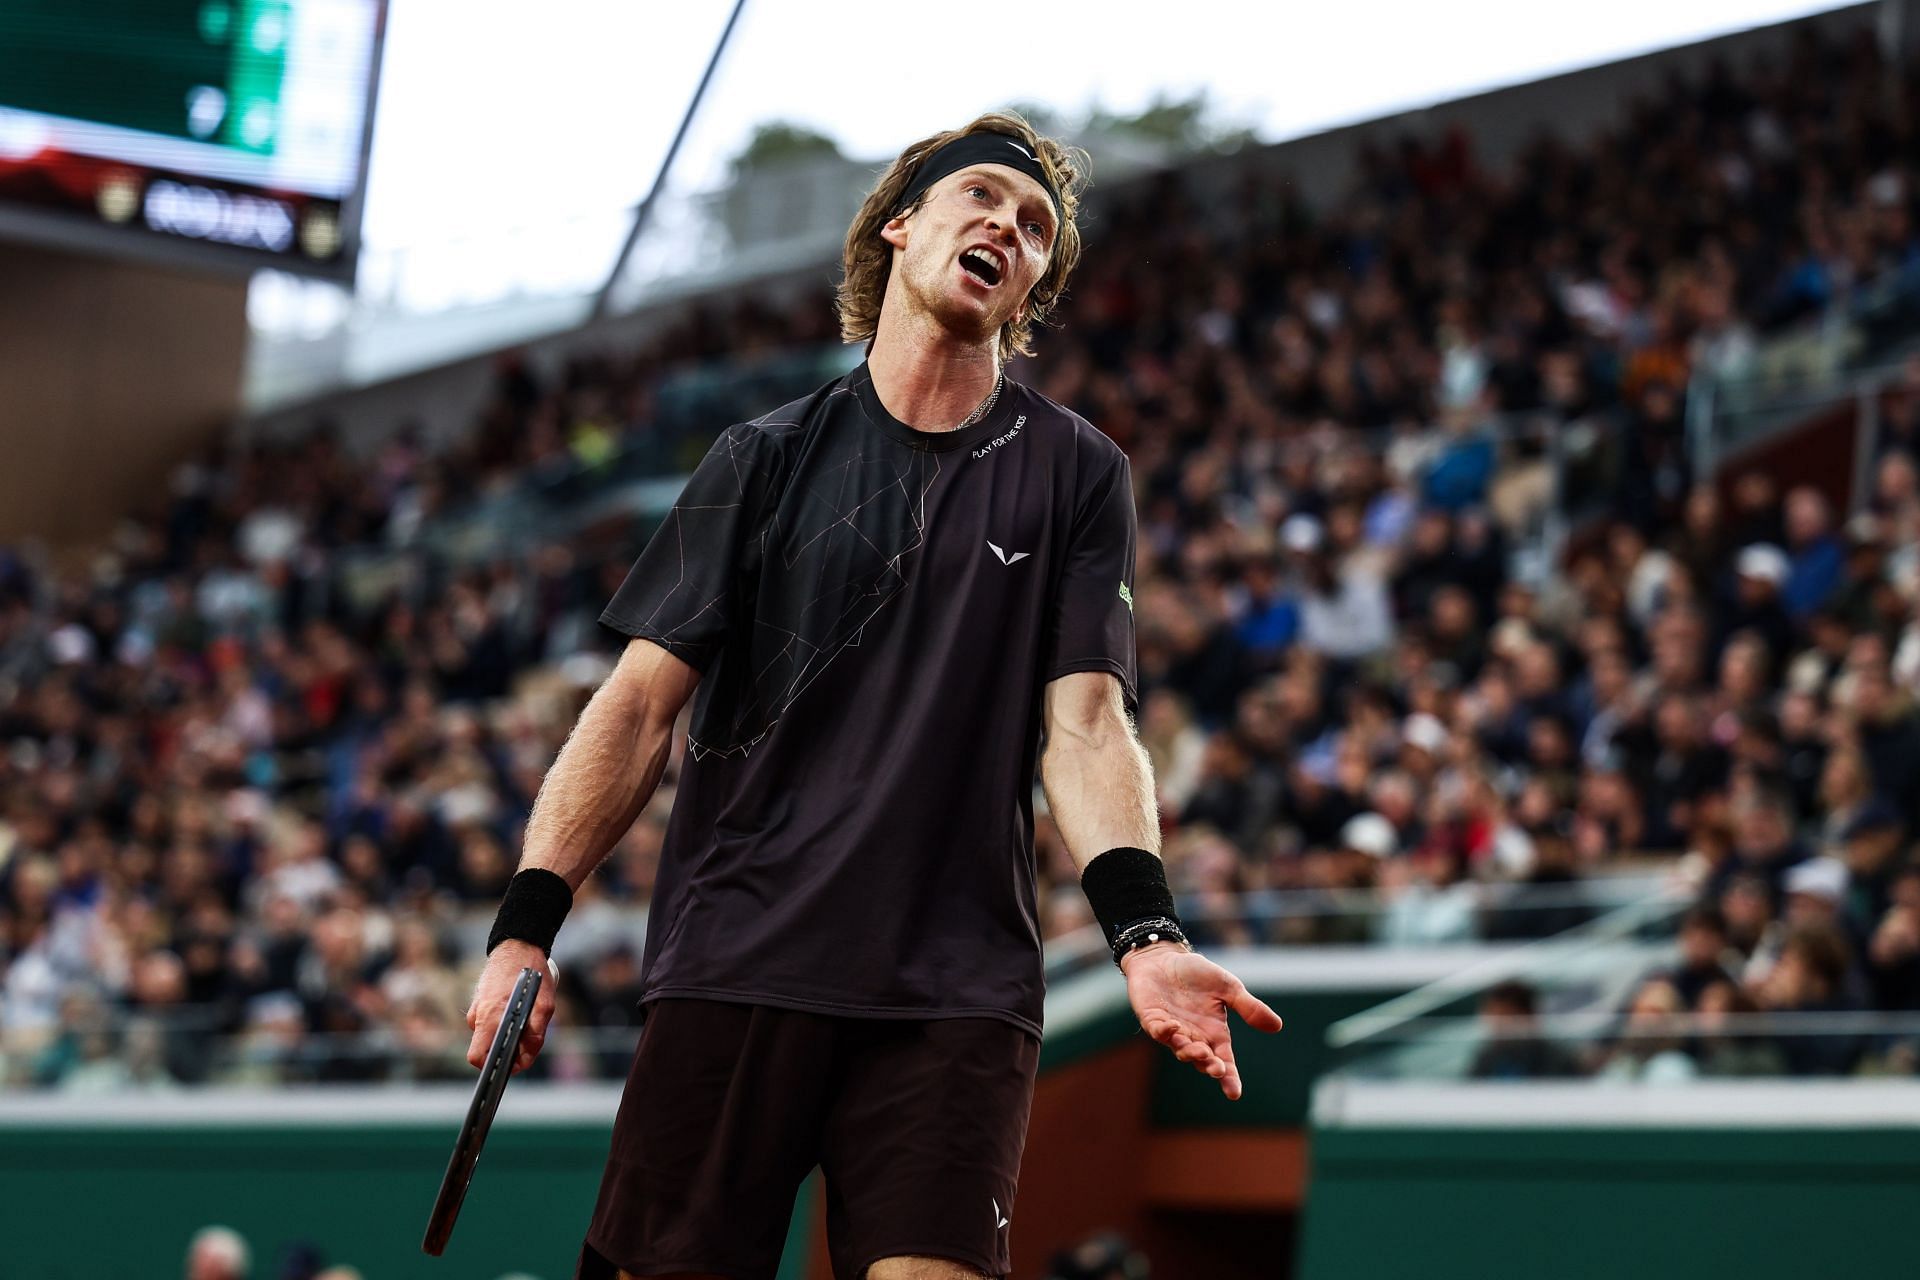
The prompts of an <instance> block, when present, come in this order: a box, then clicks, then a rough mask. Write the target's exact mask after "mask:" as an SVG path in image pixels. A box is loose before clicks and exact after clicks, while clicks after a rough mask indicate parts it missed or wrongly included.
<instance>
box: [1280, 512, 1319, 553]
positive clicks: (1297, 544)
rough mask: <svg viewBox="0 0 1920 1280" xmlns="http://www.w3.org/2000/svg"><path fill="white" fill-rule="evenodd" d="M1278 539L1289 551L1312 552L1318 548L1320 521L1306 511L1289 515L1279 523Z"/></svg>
mask: <svg viewBox="0 0 1920 1280" xmlns="http://www.w3.org/2000/svg"><path fill="white" fill-rule="evenodd" d="M1280 541H1281V542H1282V543H1283V544H1284V545H1285V546H1286V548H1287V550H1289V551H1299V552H1303V553H1306V552H1314V551H1318V550H1319V549H1320V522H1319V521H1318V520H1316V519H1315V518H1314V517H1312V516H1310V515H1308V514H1307V513H1306V512H1304V511H1303V512H1301V513H1300V514H1298V515H1291V516H1288V517H1287V518H1286V520H1285V521H1284V522H1283V523H1282V524H1281V525H1280Z"/></svg>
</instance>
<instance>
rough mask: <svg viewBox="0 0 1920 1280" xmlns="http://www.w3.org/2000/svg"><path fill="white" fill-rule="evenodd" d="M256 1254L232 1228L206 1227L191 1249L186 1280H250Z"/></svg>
mask: <svg viewBox="0 0 1920 1280" xmlns="http://www.w3.org/2000/svg"><path fill="white" fill-rule="evenodd" d="M252 1274H253V1253H252V1250H250V1249H248V1248H247V1242H246V1240H245V1239H243V1238H242V1237H241V1235H240V1233H239V1232H237V1231H235V1230H234V1229H233V1228H231V1227H202V1228H200V1230H198V1231H196V1232H194V1233H193V1239H192V1241H191V1242H190V1243H189V1244H188V1245H187V1264H186V1280H247V1277H248V1276H250V1275H252Z"/></svg>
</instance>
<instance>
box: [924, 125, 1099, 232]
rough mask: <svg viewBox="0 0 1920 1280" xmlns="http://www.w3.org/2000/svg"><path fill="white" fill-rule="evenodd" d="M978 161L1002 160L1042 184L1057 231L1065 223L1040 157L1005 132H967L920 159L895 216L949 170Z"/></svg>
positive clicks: (1009, 166) (957, 169)
mask: <svg viewBox="0 0 1920 1280" xmlns="http://www.w3.org/2000/svg"><path fill="white" fill-rule="evenodd" d="M977 164H1002V165H1005V166H1006V167H1007V168H1009V169H1018V170H1019V171H1020V172H1021V173H1024V174H1026V175H1027V176H1028V177H1029V178H1032V179H1033V180H1034V181H1035V182H1037V183H1039V184H1040V185H1041V186H1042V187H1043V188H1045V190H1046V193H1047V197H1048V198H1049V199H1051V200H1052V201H1053V222H1054V229H1055V231H1056V232H1057V231H1058V230H1059V228H1060V227H1062V226H1064V225H1065V224H1066V220H1067V216H1066V213H1065V211H1064V210H1063V209H1062V208H1061V207H1060V193H1059V192H1058V191H1055V190H1054V189H1053V181H1052V179H1050V178H1048V177H1047V171H1046V169H1045V168H1044V167H1042V166H1041V164H1040V158H1039V157H1038V156H1036V155H1034V154H1033V151H1032V149H1031V148H1029V147H1028V146H1027V144H1026V143H1024V142H1022V141H1021V140H1020V139H1018V138H1016V137H1013V136H1012V135H1011V134H1005V133H969V134H965V135H963V136H961V137H958V138H955V139H954V140H953V141H952V142H949V143H948V144H947V145H946V146H944V147H941V148H940V149H939V150H938V151H935V152H934V153H933V154H932V155H930V156H928V157H927V158H926V159H925V160H922V161H921V162H920V168H919V171H918V172H916V173H915V174H914V175H913V181H912V182H909V183H908V184H907V189H906V192H905V193H904V194H903V195H901V197H900V203H899V204H898V205H897V206H895V208H894V211H893V212H894V216H895V217H898V216H899V215H900V214H901V213H902V212H903V211H905V210H907V209H910V208H912V207H913V202H914V201H915V200H918V199H919V198H920V195H921V193H922V192H924V191H925V190H926V189H927V188H928V187H930V186H932V185H933V184H934V183H936V182H938V181H940V179H942V178H944V177H946V176H947V175H948V174H950V173H958V172H960V170H962V169H968V168H972V167H973V166H974V165H977Z"/></svg>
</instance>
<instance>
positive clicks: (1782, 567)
mask: <svg viewBox="0 0 1920 1280" xmlns="http://www.w3.org/2000/svg"><path fill="white" fill-rule="evenodd" d="M1792 568H1793V563H1792V561H1790V560H1788V559H1787V553H1786V552H1784V551H1782V550H1781V549H1780V548H1778V547H1776V546H1774V545H1773V544H1772V543H1771V542H1756V543H1754V544H1753V545H1752V546H1750V547H1746V548H1743V549H1742V550H1741V552H1740V558H1739V559H1738V560H1736V561H1735V562H1734V572H1736V573H1738V574H1739V575H1740V576H1741V577H1743V578H1758V579H1760V580H1761V581H1762V582H1771V583H1772V584H1773V585H1774V586H1776V587H1777V586H1779V585H1780V584H1781V583H1783V582H1785V581H1786V580H1787V573H1788V572H1789V571H1790V570H1791V569H1792Z"/></svg>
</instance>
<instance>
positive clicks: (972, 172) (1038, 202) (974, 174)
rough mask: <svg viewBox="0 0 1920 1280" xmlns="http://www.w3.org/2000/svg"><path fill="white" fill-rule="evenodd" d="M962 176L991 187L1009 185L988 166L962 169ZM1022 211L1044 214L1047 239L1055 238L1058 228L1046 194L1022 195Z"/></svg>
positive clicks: (1041, 219)
mask: <svg viewBox="0 0 1920 1280" xmlns="http://www.w3.org/2000/svg"><path fill="white" fill-rule="evenodd" d="M960 176H961V177H962V178H971V179H974V180H976V181H979V182H984V183H986V184H987V185H988V186H991V187H1004V186H1006V185H1007V180H1006V179H1005V178H1003V177H1001V176H1000V175H999V174H997V173H994V172H993V171H992V170H991V169H986V168H973V169H962V170H961V171H960ZM1020 211H1021V213H1023V214H1040V215H1043V216H1042V217H1041V218H1040V225H1041V226H1043V227H1045V228H1046V230H1047V239H1048V240H1052V239H1053V234H1054V232H1055V230H1056V229H1057V228H1055V226H1054V224H1053V205H1052V204H1050V203H1048V201H1047V199H1046V197H1045V196H1041V197H1040V198H1039V199H1035V198H1034V197H1032V196H1029V195H1022V196H1021V197H1020Z"/></svg>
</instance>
